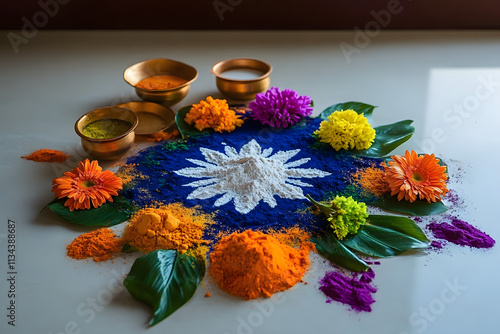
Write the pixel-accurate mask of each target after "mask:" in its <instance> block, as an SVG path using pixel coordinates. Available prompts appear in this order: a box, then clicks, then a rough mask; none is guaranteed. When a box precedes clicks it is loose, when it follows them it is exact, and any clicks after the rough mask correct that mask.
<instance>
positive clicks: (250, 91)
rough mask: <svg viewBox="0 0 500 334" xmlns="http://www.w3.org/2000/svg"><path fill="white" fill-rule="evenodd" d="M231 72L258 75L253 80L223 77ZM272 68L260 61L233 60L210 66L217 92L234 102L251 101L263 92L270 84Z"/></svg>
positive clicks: (247, 59)
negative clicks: (238, 71) (245, 72)
mask: <svg viewBox="0 0 500 334" xmlns="http://www.w3.org/2000/svg"><path fill="white" fill-rule="evenodd" d="M232 70H242V71H252V72H254V73H258V74H260V76H257V75H256V77H255V78H249V79H238V78H230V77H225V76H224V73H225V72H228V71H232ZM272 70H273V67H272V66H271V65H270V64H269V63H266V62H264V61H262V60H257V59H249V58H234V59H228V60H223V61H220V62H218V63H217V64H215V65H214V66H212V70H211V72H212V73H213V74H214V75H215V77H216V78H215V83H216V84H217V88H218V89H219V91H220V92H221V93H222V94H224V95H226V96H228V97H230V98H233V99H235V100H253V99H254V98H255V95H257V94H258V93H262V92H265V91H266V90H267V89H268V88H269V85H270V83H271V78H270V76H271V71H272Z"/></svg>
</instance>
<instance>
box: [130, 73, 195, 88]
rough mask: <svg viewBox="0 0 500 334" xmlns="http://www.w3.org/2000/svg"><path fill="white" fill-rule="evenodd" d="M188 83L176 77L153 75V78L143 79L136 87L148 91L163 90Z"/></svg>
mask: <svg viewBox="0 0 500 334" xmlns="http://www.w3.org/2000/svg"><path fill="white" fill-rule="evenodd" d="M186 82H187V80H186V79H184V78H181V77H178V76H175V75H153V76H152V77H149V78H146V79H142V80H141V81H139V82H138V83H137V85H135V87H137V88H141V89H148V90H162V89H169V88H173V87H177V86H180V85H182V84H185V83H186Z"/></svg>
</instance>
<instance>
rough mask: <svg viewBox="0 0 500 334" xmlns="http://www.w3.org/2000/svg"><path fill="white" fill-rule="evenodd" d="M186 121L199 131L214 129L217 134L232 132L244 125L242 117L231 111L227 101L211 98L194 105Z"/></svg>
mask: <svg viewBox="0 0 500 334" xmlns="http://www.w3.org/2000/svg"><path fill="white" fill-rule="evenodd" d="M184 120H185V121H186V123H187V124H189V125H194V127H195V128H196V129H198V130H199V131H203V130H204V129H207V128H212V129H214V131H217V132H222V131H227V132H231V131H233V130H234V129H236V127H237V126H241V125H242V124H243V120H242V119H241V118H240V116H239V115H236V112H235V111H234V110H231V109H229V105H228V104H227V101H226V100H219V99H214V98H212V97H211V96H209V97H207V99H206V100H202V101H200V103H198V104H193V106H192V107H191V109H190V110H189V112H188V113H187V114H186V117H184Z"/></svg>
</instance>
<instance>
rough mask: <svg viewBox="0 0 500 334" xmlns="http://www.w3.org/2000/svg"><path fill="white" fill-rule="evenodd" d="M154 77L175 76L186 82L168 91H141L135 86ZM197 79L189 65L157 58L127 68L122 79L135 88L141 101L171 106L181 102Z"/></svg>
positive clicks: (195, 73) (194, 71)
mask: <svg viewBox="0 0 500 334" xmlns="http://www.w3.org/2000/svg"><path fill="white" fill-rule="evenodd" d="M154 75H175V76H178V77H181V78H183V79H185V80H187V82H186V83H184V84H182V85H180V86H176V87H172V88H169V89H162V90H152V89H142V88H138V87H136V85H137V84H138V83H139V82H140V81H141V80H143V79H146V78H149V77H151V76H154ZM197 77H198V71H196V69H195V68H194V67H192V66H190V65H187V64H184V63H181V62H179V61H176V60H172V59H166V58H157V59H149V60H145V61H142V62H140V63H137V64H135V65H132V66H130V67H128V68H127V69H126V70H125V71H124V72H123V79H124V80H125V81H126V82H127V83H128V84H129V85H131V86H132V87H134V88H135V91H136V93H137V95H139V97H140V98H141V99H143V100H146V101H151V102H158V103H161V104H162V105H164V106H171V105H174V104H176V103H177V102H179V101H181V100H182V99H183V98H184V97H185V96H186V95H187V93H188V92H189V87H190V85H191V83H192V82H193V81H195V80H196V78H197Z"/></svg>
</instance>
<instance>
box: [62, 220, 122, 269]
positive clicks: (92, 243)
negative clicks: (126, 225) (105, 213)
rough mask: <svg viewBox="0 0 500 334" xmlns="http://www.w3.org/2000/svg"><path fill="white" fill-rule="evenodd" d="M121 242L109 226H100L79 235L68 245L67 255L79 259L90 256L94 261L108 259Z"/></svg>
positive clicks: (118, 250) (119, 246)
mask: <svg viewBox="0 0 500 334" xmlns="http://www.w3.org/2000/svg"><path fill="white" fill-rule="evenodd" d="M122 245H123V242H122V240H121V239H120V238H118V237H117V236H116V234H115V233H114V232H113V231H112V230H110V229H109V228H100V229H98V230H94V231H91V232H87V233H84V234H82V235H79V236H78V237H76V238H75V240H73V242H72V243H71V244H69V245H68V247H67V251H68V253H67V254H68V256H69V257H72V258H73V259H77V260H81V259H87V258H92V259H93V260H94V261H96V262H100V261H104V260H109V259H111V258H112V257H113V256H114V255H115V254H116V253H119V252H120V250H121V247H122Z"/></svg>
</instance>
